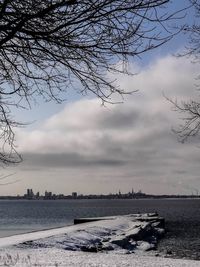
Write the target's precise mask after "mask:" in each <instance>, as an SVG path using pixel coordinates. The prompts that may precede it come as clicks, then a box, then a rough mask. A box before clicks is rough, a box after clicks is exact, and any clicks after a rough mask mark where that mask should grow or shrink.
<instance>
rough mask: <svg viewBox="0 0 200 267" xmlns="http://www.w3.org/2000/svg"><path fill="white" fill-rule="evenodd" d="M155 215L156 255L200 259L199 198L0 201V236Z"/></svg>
mask: <svg viewBox="0 0 200 267" xmlns="http://www.w3.org/2000/svg"><path fill="white" fill-rule="evenodd" d="M148 212H157V213H158V214H159V215H160V216H162V217H164V218H165V220H166V230H167V232H166V236H165V238H164V239H162V240H161V241H160V242H159V244H158V248H157V252H158V255H159V254H160V255H164V256H165V257H173V258H188V259H195V260H200V199H109V200H107V199H76V200H0V237H6V236H12V235H15V234H20V233H27V232H33V231H38V230H44V229H50V228H57V227H62V226H67V225H72V224H73V221H74V219H75V218H79V217H96V216H112V215H126V214H132V213H148Z"/></svg>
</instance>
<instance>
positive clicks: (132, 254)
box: [0, 214, 200, 267]
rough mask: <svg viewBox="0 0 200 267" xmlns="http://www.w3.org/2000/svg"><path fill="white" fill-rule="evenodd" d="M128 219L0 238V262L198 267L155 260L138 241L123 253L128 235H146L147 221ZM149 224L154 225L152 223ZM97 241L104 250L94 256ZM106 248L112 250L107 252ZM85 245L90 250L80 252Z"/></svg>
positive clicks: (187, 262) (198, 263)
mask: <svg viewBox="0 0 200 267" xmlns="http://www.w3.org/2000/svg"><path fill="white" fill-rule="evenodd" d="M132 216H133V215H132ZM132 216H131V215H129V216H118V217H117V216H115V219H113V217H112V219H106V218H105V217H104V218H105V219H104V220H101V221H95V222H94V221H93V222H89V223H83V224H77V225H71V226H65V227H59V228H53V229H47V230H43V231H34V232H31V233H26V234H19V235H15V236H10V237H5V238H0V252H1V253H0V260H1V261H8V262H9V260H10V264H11V263H12V265H7V266H19V267H21V266H31V265H30V262H31V264H33V265H34V264H38V265H39V266H118V267H119V266H138V267H139V266H141V267H151V266H152V267H157V266H174V267H179V266H180V267H183V266H185V267H187V266H191V267H193V266H194V267H196V266H200V261H195V260H185V259H174V258H164V257H163V255H159V256H158V255H157V256H158V257H155V255H156V254H158V253H151V252H149V253H147V252H145V249H146V248H147V250H148V246H149V248H150V247H151V243H149V244H148V243H147V242H146V241H139V243H138V244H137V245H135V244H136V243H135V244H133V242H132V241H131V243H130V245H131V246H132V248H131V247H130V245H129V246H128V249H130V251H129V250H127V245H126V243H127V242H129V241H128V239H127V238H128V236H130V237H131V236H132V237H136V240H138V237H139V236H141V233H143V234H144V233H147V232H148V229H149V228H148V227H149V222H148V223H147V222H139V221H138V220H135V217H134V218H133V217H132ZM139 216H141V214H139ZM150 218H152V217H150ZM153 218H155V217H153ZM152 222H153V223H154V225H156V224H155V220H153V221H152ZM139 225H140V227H139V228H138V226H139ZM141 227H142V228H141ZM140 229H144V230H145V229H146V230H145V231H147V232H144V230H142V232H141V230H140ZM113 231H114V232H113ZM137 236H138V237H137ZM143 236H144V235H143ZM144 237H145V236H144ZM95 240H96V241H95ZM106 240H107V241H106ZM100 241H103V244H104V247H105V248H106V247H107V248H108V250H107V249H106V250H105V251H104V249H103V250H102V251H99V252H98V253H94V252H97V251H94V250H91V248H92V247H91V244H94V242H98V243H99V242H100ZM108 241H109V243H108ZM105 242H107V243H105ZM124 242H126V243H124ZM136 242H138V241H136ZM106 244H107V245H106ZM127 244H128V243H127ZM110 245H112V246H113V248H114V250H110V248H109V246H110ZM77 246H79V247H77ZM87 246H88V248H90V250H86V251H85V250H84V252H83V251H81V250H83V248H84V247H87ZM120 246H122V247H121V248H120ZM125 248H126V249H125ZM73 250H76V251H73ZM89 251H90V252H89ZM92 252H93V253H92ZM6 255H7V256H6ZM6 257H7V258H6ZM0 263H1V262H0ZM13 263H15V265H13ZM28 264H29V265H28ZM54 264H55V265H54ZM133 264H134V265H133Z"/></svg>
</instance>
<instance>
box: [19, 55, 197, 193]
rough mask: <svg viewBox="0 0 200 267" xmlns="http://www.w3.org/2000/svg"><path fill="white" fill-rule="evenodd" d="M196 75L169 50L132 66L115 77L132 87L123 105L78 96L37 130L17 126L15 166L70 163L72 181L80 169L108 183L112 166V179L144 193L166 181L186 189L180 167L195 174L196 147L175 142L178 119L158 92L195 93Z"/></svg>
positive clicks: (180, 95) (185, 95)
mask: <svg viewBox="0 0 200 267" xmlns="http://www.w3.org/2000/svg"><path fill="white" fill-rule="evenodd" d="M133 68H134V66H133ZM136 70H137V71H138V66H137V67H136ZM196 75H197V66H196V65H194V64H191V63H190V62H189V61H188V60H187V59H184V58H182V59H176V58H174V57H171V56H169V57H165V58H161V59H159V60H157V61H156V62H154V63H153V64H152V65H151V66H149V67H148V68H145V69H140V73H139V74H138V75H136V76H133V77H130V76H128V77H127V76H126V77H125V76H123V75H119V76H118V80H119V83H120V85H121V87H122V88H125V89H127V90H135V89H138V90H139V91H138V92H137V93H134V94H133V95H132V96H129V97H126V100H125V102H124V104H119V105H107V106H106V107H102V106H101V102H100V101H99V100H98V99H90V100H87V99H83V100H79V101H77V102H74V103H68V104H66V107H65V108H64V109H63V110H62V111H61V112H59V113H57V114H55V115H54V116H52V117H50V118H49V119H48V120H46V121H45V122H44V124H43V126H42V127H40V128H39V129H36V130H32V131H28V130H27V131H22V130H21V129H20V130H18V131H17V142H18V146H19V151H20V152H21V153H22V154H24V155H25V157H27V158H30V160H29V161H25V163H24V165H22V166H25V165H26V164H27V166H28V167H26V170H27V168H30V169H31V168H32V167H33V166H36V165H38V166H39V167H38V168H39V169H41V168H46V167H48V168H57V169H58V168H66V169H69V168H72V169H73V168H75V167H76V168H77V169H79V172H78V171H77V179H79V178H78V176H82V175H83V170H82V169H81V168H84V170H87V171H88V173H89V175H93V177H94V179H96V182H97V180H98V178H97V177H102V176H103V177H104V178H105V177H107V176H109V175H110V179H111V180H112V179H113V183H115V182H114V180H115V179H117V178H115V177H114V176H113V173H114V172H113V169H115V170H116V169H117V173H118V175H119V176H120V177H121V178H120V179H121V180H120V179H119V180H118V183H119V184H121V183H124V182H125V181H127V183H128V184H129V185H130V184H131V182H130V181H133V182H135V183H137V184H139V183H140V184H141V188H144V189H148V190H149V191H150V192H153V191H156V190H157V191H159V190H161V191H162V192H163V191H164V189H163V188H165V189H166V192H167V190H169V187H170V186H169V185H170V184H172V185H174V184H178V185H177V186H178V188H179V190H181V185H182V184H184V187H186V186H185V184H187V179H186V178H187V176H188V172H190V177H193V178H194V180H195V179H196V178H195V177H196V169H198V170H199V168H198V165H199V164H198V163H199V157H200V151H199V150H197V149H196V148H194V146H193V145H191V144H185V145H182V144H180V143H178V142H177V140H176V136H174V135H173V134H172V132H171V127H172V126H174V125H175V124H176V123H178V120H177V118H178V114H176V113H174V112H172V111H171V110H170V108H171V106H170V104H169V103H168V102H167V101H166V99H165V98H164V97H163V92H164V93H165V94H166V95H167V96H169V97H178V98H181V99H183V98H188V97H190V96H191V95H193V94H195V87H194V86H193V85H194V83H195V82H194V78H195V76H196ZM94 167H95V168H98V174H97V173H96V172H94ZM102 167H103V168H105V169H106V170H107V171H106V173H104V172H105V169H104V171H103V168H102ZM24 168H25V167H24ZM22 169H23V167H22ZM94 173H95V175H94ZM175 176H176V177H178V178H176V177H175ZM95 177H96V178H95ZM172 177H174V178H173V179H174V180H173V179H172ZM88 179H89V178H88ZM88 179H86V182H87V181H88ZM102 179H103V178H102ZM106 179H107V180H108V181H109V182H110V180H109V178H106ZM180 179H183V180H184V182H182V183H180V181H179V180H180ZM150 181H152V187H151V186H150V185H149V184H150ZM166 181H168V183H169V184H168V186H167V185H166V184H167V182H166ZM178 181H179V183H178ZM195 182H196V183H198V182H197V181H196V180H195ZM94 183H95V180H94ZM156 183H157V186H156ZM97 184H98V183H97ZM147 185H148V186H147ZM91 186H92V185H91ZM127 186H128V185H127ZM130 186H131V187H132V185H130ZM82 188H84V186H83V185H82ZM105 188H106V185H105ZM111 188H112V187H111ZM172 189H173V187H170V190H172ZM177 190H178V189H177ZM162 192H161V193H162ZM154 193H155V192H154Z"/></svg>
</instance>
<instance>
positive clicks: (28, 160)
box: [23, 153, 127, 170]
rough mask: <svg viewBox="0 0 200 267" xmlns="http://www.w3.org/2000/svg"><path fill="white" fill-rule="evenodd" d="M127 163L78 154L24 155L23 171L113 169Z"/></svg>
mask: <svg viewBox="0 0 200 267" xmlns="http://www.w3.org/2000/svg"><path fill="white" fill-rule="evenodd" d="M126 164H127V162H126V161H124V160H120V159H115V158H113V159H112V158H110V157H108V158H106V157H103V158H101V157H94V156H92V157H88V156H83V155H78V154H75V153H74V154H72V153H69V154H67V153H65V154H24V164H23V165H24V166H25V170H28V169H29V168H30V170H34V168H33V166H37V167H39V169H40V168H47V167H48V168H55V167H56V168H71V167H75V168H83V167H97V166H107V167H115V166H122V165H126Z"/></svg>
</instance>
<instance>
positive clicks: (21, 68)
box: [0, 0, 174, 163]
mask: <svg viewBox="0 0 200 267" xmlns="http://www.w3.org/2000/svg"><path fill="white" fill-rule="evenodd" d="M169 2H170V1H169V0H126V1H124V0H99V1H97V0H81V1H80V0H15V1H13V0H2V1H0V120H1V122H0V132H1V135H0V138H1V140H4V141H5V143H6V146H7V145H8V147H9V149H10V152H9V153H8V152H7V150H6V149H3V151H2V153H1V154H0V161H1V162H4V163H6V162H7V163H9V162H18V161H20V160H21V158H20V156H19V155H17V154H16V150H15V147H14V132H13V127H15V126H20V125H22V124H20V123H19V122H16V121H15V120H14V119H13V117H12V107H13V106H14V107H27V105H28V107H30V106H31V103H32V101H34V100H35V99H37V97H38V96H40V97H42V98H44V100H45V101H50V100H55V101H56V102H58V103H60V102H62V101H63V100H64V99H65V98H66V93H67V91H68V89H70V88H73V89H74V90H76V91H78V92H79V93H82V94H88V93H89V94H90V93H92V94H94V95H96V96H97V97H99V98H100V99H101V100H102V101H103V102H110V101H111V95H112V94H114V93H118V94H120V95H123V94H126V93H128V92H126V91H125V90H123V88H120V87H119V86H118V85H117V84H116V82H115V81H113V80H111V79H109V78H108V75H107V73H108V72H118V73H126V74H128V73H129V71H128V69H127V66H126V63H127V62H128V60H129V59H130V57H136V56H137V57H140V55H141V54H143V53H145V52H147V51H149V50H152V49H155V48H157V47H158V46H160V45H162V44H163V43H165V42H167V41H169V40H170V39H171V38H172V36H173V33H172V32H170V31H169V30H168V27H167V25H166V23H168V22H169V20H170V19H172V18H174V14H167V13H166V9H164V7H165V6H166V4H168V3H169ZM118 62H121V67H119V66H118V65H117V64H116V63H118ZM5 151H6V152H5Z"/></svg>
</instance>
